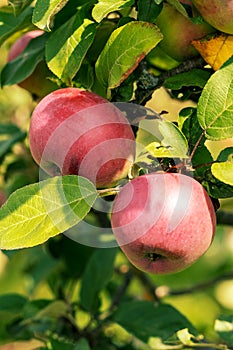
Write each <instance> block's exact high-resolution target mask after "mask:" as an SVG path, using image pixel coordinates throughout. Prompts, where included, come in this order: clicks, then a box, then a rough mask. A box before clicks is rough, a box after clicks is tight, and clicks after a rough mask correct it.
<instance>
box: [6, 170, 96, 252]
mask: <svg viewBox="0 0 233 350" xmlns="http://www.w3.org/2000/svg"><path fill="white" fill-rule="evenodd" d="M96 198H97V192H96V189H95V187H94V185H93V184H92V183H91V182H90V181H88V180H87V179H85V178H82V177H79V176H63V177H54V178H50V179H47V180H44V181H41V182H39V183H35V184H32V185H28V186H25V187H23V188H20V189H18V190H17V191H16V192H14V193H13V194H12V195H11V196H10V197H9V199H8V201H7V202H6V203H5V204H4V205H3V206H2V208H1V209H0V248H1V249H18V248H25V247H32V246H35V245H38V244H41V243H43V242H45V241H47V240H48V239H49V238H50V237H53V236H55V235H57V234H59V233H62V232H64V231H65V230H67V229H68V228H70V227H72V226H74V225H76V224H77V223H78V222H80V221H81V220H82V219H83V218H84V217H85V216H86V214H87V213H88V212H89V210H90V208H91V206H92V204H93V202H94V201H95V199H96Z"/></svg>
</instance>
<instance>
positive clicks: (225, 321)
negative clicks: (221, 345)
mask: <svg viewBox="0 0 233 350" xmlns="http://www.w3.org/2000/svg"><path fill="white" fill-rule="evenodd" d="M214 328H215V331H216V332H217V333H218V335H219V336H220V337H221V338H222V339H223V340H224V341H225V342H226V343H227V344H228V345H229V346H230V347H233V315H222V316H220V317H219V318H218V319H217V320H216V321H215V325H214Z"/></svg>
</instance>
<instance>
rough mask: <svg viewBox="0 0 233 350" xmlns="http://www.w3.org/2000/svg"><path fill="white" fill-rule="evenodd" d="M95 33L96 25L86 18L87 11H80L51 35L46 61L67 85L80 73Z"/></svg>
mask: <svg viewBox="0 0 233 350" xmlns="http://www.w3.org/2000/svg"><path fill="white" fill-rule="evenodd" d="M95 31H96V24H95V23H94V22H93V21H91V20H89V19H88V18H85V10H80V11H79V12H78V13H77V14H76V15H74V16H72V17H71V18H70V19H69V20H68V21H67V22H65V23H64V24H63V25H62V26H61V27H60V28H59V29H57V30H55V31H54V32H53V33H52V34H51V36H50V38H49V40H48V42H47V45H46V61H47V64H48V66H49V68H50V69H51V71H52V72H53V73H54V74H55V75H57V76H58V78H60V79H61V80H62V81H64V82H65V83H66V84H67V85H69V84H70V83H71V80H72V79H73V78H74V76H75V75H76V74H77V72H78V71H79V69H80V67H81V64H82V62H83V59H84V57H85V55H86V53H87V51H88V49H89V47H90V46H91V44H92V42H93V40H94V37H95ZM57 38H59V40H57Z"/></svg>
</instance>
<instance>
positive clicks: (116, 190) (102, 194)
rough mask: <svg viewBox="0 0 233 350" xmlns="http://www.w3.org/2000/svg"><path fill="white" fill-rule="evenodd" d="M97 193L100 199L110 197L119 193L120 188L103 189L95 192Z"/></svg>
mask: <svg viewBox="0 0 233 350" xmlns="http://www.w3.org/2000/svg"><path fill="white" fill-rule="evenodd" d="M97 192H98V193H99V196H100V197H107V196H112V195H116V194H118V193H119V192H120V187H113V188H104V189H101V190H97Z"/></svg>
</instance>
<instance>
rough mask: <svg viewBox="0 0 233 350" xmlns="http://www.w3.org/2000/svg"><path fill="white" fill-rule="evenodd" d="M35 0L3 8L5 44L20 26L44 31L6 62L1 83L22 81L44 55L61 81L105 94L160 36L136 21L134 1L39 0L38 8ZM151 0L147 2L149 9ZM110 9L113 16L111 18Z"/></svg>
mask: <svg viewBox="0 0 233 350" xmlns="http://www.w3.org/2000/svg"><path fill="white" fill-rule="evenodd" d="M31 2H32V1H11V2H9V6H6V7H2V8H1V9H0V16H1V20H2V22H3V23H2V25H1V29H0V43H1V44H2V43H3V42H4V41H5V40H6V39H8V38H9V37H11V36H12V35H13V34H15V33H18V32H19V31H28V30H29V29H33V28H35V27H36V28H37V29H38V28H40V29H42V30H44V31H45V34H44V35H43V36H41V37H40V38H36V39H35V40H33V41H32V42H31V44H30V45H29V46H28V47H27V49H26V50H25V51H24V53H23V54H22V55H20V57H19V58H17V59H16V60H14V61H13V62H11V63H8V64H7V65H6V66H5V68H4V69H3V71H2V74H1V84H2V86H4V85H11V84H15V83H18V82H20V81H22V80H23V79H24V78H26V77H28V76H29V75H30V74H31V73H32V71H33V70H34V69H35V67H36V65H37V64H38V63H39V62H40V61H42V60H46V63H47V65H48V67H49V69H50V70H51V72H52V73H53V76H52V78H53V79H55V81H57V83H58V85H59V86H62V85H63V86H69V85H71V84H72V85H74V86H82V87H84V88H87V89H92V91H96V92H99V93H101V94H105V95H107V94H109V89H113V88H116V87H118V86H119V85H120V84H121V83H122V82H123V81H124V80H125V79H126V78H127V77H128V76H129V75H130V73H131V72H132V71H133V70H134V69H135V68H136V67H137V65H138V63H139V62H140V61H141V60H142V59H143V58H144V57H145V55H146V54H147V53H148V52H149V51H150V50H151V49H152V48H153V47H155V46H156V45H157V43H158V42H159V41H160V40H161V39H162V35H161V33H160V32H159V30H158V29H157V28H156V26H154V25H151V23H149V22H147V21H145V20H139V21H137V20H136V18H135V16H134V15H133V8H134V7H135V3H134V1H132V0H128V1H126V0H124V1H122V0H121V1H100V2H96V1H92V0H90V1H83V0H79V1H75V2H74V1H68V0H67V1H64V0H60V1H55V2H54V1H46V2H45V1H43V0H38V1H36V2H35V7H32V6H30V3H31ZM160 2H161V1H160ZM138 3H139V4H138V6H139V9H140V8H141V7H142V9H141V10H140V12H139V18H140V17H146V16H145V15H142V14H141V11H142V12H143V11H144V5H143V6H142V4H141V3H142V1H139V2H138ZM152 3H153V2H151V4H150V2H148V4H147V6H146V8H147V10H148V12H150V7H151V5H152ZM157 7H158V8H160V7H161V6H160V5H157V4H156V2H155V3H153V9H156V8H157ZM111 13H113V14H114V15H113V16H112V17H109V16H108V15H109V14H111ZM156 13H158V10H157V11H156V12H155V15H156ZM145 38H146V40H145ZM106 43H107V44H106ZM131 93H132V92H131ZM128 94H129V92H128Z"/></svg>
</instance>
